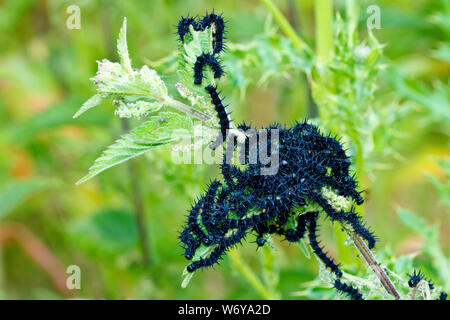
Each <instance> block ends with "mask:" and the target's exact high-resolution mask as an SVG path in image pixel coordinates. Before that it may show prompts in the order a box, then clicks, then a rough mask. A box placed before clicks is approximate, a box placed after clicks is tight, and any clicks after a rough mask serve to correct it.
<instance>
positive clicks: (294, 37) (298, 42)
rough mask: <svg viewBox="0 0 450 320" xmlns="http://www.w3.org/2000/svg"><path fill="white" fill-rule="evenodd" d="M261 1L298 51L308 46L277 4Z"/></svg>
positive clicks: (270, 1) (269, 0)
mask: <svg viewBox="0 0 450 320" xmlns="http://www.w3.org/2000/svg"><path fill="white" fill-rule="evenodd" d="M261 2H262V3H264V5H265V6H266V7H267V9H269V11H270V13H272V16H273V18H274V19H275V21H276V22H277V23H278V25H279V26H280V28H281V30H283V32H284V33H285V34H286V36H287V37H288V38H289V40H291V42H292V44H293V45H294V46H295V47H296V48H297V50H298V51H299V52H302V51H303V50H305V49H306V48H307V47H308V46H307V45H306V43H305V41H303V40H302V39H301V38H300V37H299V36H298V34H297V32H295V30H294V28H292V26H291V25H290V23H289V21H288V20H287V19H286V18H285V17H284V15H283V14H282V13H281V11H280V10H279V9H278V8H277V6H276V5H275V4H274V3H273V2H272V0H261Z"/></svg>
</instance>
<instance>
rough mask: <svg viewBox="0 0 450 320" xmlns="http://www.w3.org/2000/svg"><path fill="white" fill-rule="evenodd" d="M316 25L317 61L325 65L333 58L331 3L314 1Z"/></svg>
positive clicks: (323, 0)
mask: <svg viewBox="0 0 450 320" xmlns="http://www.w3.org/2000/svg"><path fill="white" fill-rule="evenodd" d="M314 13H315V19H316V20H315V25H316V53H317V61H318V62H319V64H321V65H327V64H328V63H329V62H330V61H331V58H332V57H333V55H332V53H333V2H332V0H316V1H315V6H314Z"/></svg>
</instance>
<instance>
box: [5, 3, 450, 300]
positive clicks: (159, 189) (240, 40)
mask: <svg viewBox="0 0 450 320" xmlns="http://www.w3.org/2000/svg"><path fill="white" fill-rule="evenodd" d="M274 2H275V4H276V5H277V6H278V8H280V9H281V11H282V13H283V14H284V15H285V16H286V17H287V18H288V20H289V21H290V23H291V25H292V26H293V27H294V29H295V30H296V31H297V32H298V33H299V35H300V36H301V37H302V38H303V39H304V40H305V42H306V43H307V45H308V47H309V48H313V47H314V44H315V33H314V28H315V27H314V12H313V10H314V5H313V1H312V0H308V1H303V0H302V1H299V0H278V1H274ZM71 4H76V5H78V6H79V7H80V9H81V29H79V30H76V29H74V30H71V29H68V28H67V27H66V19H67V17H68V16H69V13H67V12H66V9H67V7H68V6H69V5H71ZM345 4H346V1H343V0H341V1H338V0H336V1H334V7H335V10H336V11H337V12H338V13H339V14H340V16H342V17H343V19H344V21H346V20H347V17H346V12H345ZM371 4H372V3H370V2H369V1H361V3H360V15H359V17H360V18H359V23H358V32H357V34H355V37H356V36H358V37H357V39H368V40H367V41H366V42H364V40H361V41H359V42H358V43H356V42H355V43H353V44H352V43H351V42H349V41H347V40H348V39H347V40H345V39H343V38H340V37H339V36H337V37H335V41H336V42H335V50H339V43H340V44H341V45H342V46H349V45H352V46H353V47H352V48H345V50H344V51H342V52H340V51H337V52H336V55H335V57H337V58H340V59H341V60H337V59H336V60H334V61H333V62H332V63H331V66H333V68H331V69H329V70H317V69H315V68H314V55H313V53H312V50H309V49H307V48H305V50H304V52H298V51H297V50H296V48H295V46H293V44H292V42H291V41H290V39H289V38H288V37H287V36H285V35H283V32H282V31H281V30H280V29H279V28H278V26H277V24H276V22H275V21H274V19H273V18H272V16H271V14H270V13H269V12H268V10H267V8H266V7H265V6H264V5H263V4H262V3H260V2H259V1H246V2H242V1H237V0H232V1H226V2H221V3H220V4H219V3H217V1H212V0H211V1H193V0H187V1H173V0H172V1H162V0H154V1H105V0H96V1H87V0H78V1H72V2H68V1H64V0H58V1H48V0H47V1H45V0H44V1H33V0H15V1H3V2H2V3H1V4H0V47H1V48H2V51H1V54H0V150H1V151H0V152H1V153H0V154H1V156H0V181H1V182H0V249H1V251H0V298H7V299H11V298H30V299H43V298H64V297H70V294H68V293H67V292H65V291H63V290H60V289H58V287H57V286H55V281H54V280H55V279H58V278H64V277H65V276H67V275H66V274H65V267H67V266H69V265H74V264H75V265H79V266H80V267H81V270H82V287H81V290H79V291H78V290H76V292H73V293H72V294H73V296H74V297H77V298H101V299H104V298H107V299H124V298H125V299H128V298H134V299H206V298H208V299H209V298H217V299H221V298H225V299H252V298H262V297H264V298H267V297H271V298H283V299H298V298H302V299H304V298H309V299H328V298H334V297H335V293H334V291H332V290H329V288H326V284H325V282H323V281H321V277H323V272H321V276H320V277H317V269H318V264H317V263H316V260H315V259H312V258H311V256H310V255H309V256H308V255H304V254H302V253H303V252H305V250H306V248H302V247H301V246H300V247H299V246H291V247H289V246H288V245H287V244H286V243H285V242H279V241H278V240H277V239H275V241H274V244H273V245H274V248H275V250H269V251H267V250H259V251H255V246H252V245H247V246H243V247H242V248H240V249H239V253H238V252H237V251H233V252H231V253H230V255H229V257H228V258H226V259H225V260H224V262H223V264H221V266H220V267H219V268H216V271H214V270H209V271H206V272H203V273H198V274H197V275H196V279H195V281H194V282H192V283H191V284H190V286H189V287H188V288H186V289H182V288H180V283H181V280H182V278H181V271H182V270H183V268H184V266H185V259H184V257H183V256H182V250H181V248H180V247H179V245H178V243H177V235H178V233H177V230H178V229H179V228H180V226H181V224H182V223H183V221H184V214H185V212H186V210H187V209H189V208H190V205H189V204H190V202H192V201H193V199H194V198H195V197H196V196H197V195H198V194H199V193H200V192H201V191H202V190H201V188H202V186H203V185H204V181H206V180H207V179H208V178H210V177H213V176H215V175H217V168H216V166H214V165H187V164H180V165H174V164H173V162H172V160H171V157H170V152H169V149H168V148H167V147H161V148H159V149H155V150H153V151H152V152H150V153H146V156H145V157H142V158H136V159H134V160H132V163H133V165H134V166H135V169H136V172H137V176H138V177H139V182H140V184H139V185H140V194H141V195H142V200H143V207H144V212H145V221H146V224H145V229H146V231H147V232H148V235H149V239H148V247H149V253H150V262H149V264H148V265H146V264H144V263H143V261H142V252H141V251H142V250H141V245H140V240H139V230H138V226H137V224H136V206H135V201H134V196H135V193H134V192H133V179H132V178H131V177H130V174H129V170H127V166H126V165H122V166H116V167H114V168H111V169H110V170H108V171H105V172H104V173H102V174H100V175H98V176H97V177H96V178H95V179H92V180H90V181H89V182H86V183H85V184H82V185H80V186H75V182H76V181H77V180H78V179H79V178H80V177H82V176H83V175H84V174H85V173H86V169H87V168H89V166H90V165H91V164H92V162H93V161H94V160H95V159H96V158H97V157H98V156H100V155H101V152H102V150H103V149H104V147H105V146H106V145H110V144H111V143H112V142H113V141H114V140H116V139H118V138H119V137H120V136H121V135H122V134H123V133H124V132H123V131H124V129H123V126H122V123H121V121H122V120H121V119H120V118H119V117H115V116H114V112H113V110H112V108H111V104H110V103H109V102H106V103H105V102H103V101H102V102H101V103H100V104H99V106H97V107H96V108H94V109H92V110H90V111H89V114H88V115H83V116H81V117H80V118H78V119H76V120H74V119H72V116H73V115H74V114H75V112H76V111H77V110H78V109H79V108H80V106H81V105H82V104H83V102H84V101H86V100H87V99H88V98H89V97H91V96H92V95H94V94H95V93H96V92H95V88H94V86H93V85H91V83H90V82H89V81H88V79H89V78H92V77H93V76H94V75H95V73H96V71H97V63H96V61H97V60H100V61H101V60H102V59H103V58H107V59H108V60H110V61H120V57H119V56H118V55H117V53H116V51H115V47H116V37H117V34H118V33H119V30H120V26H121V25H122V21H123V18H124V17H127V19H128V37H127V40H128V49H129V52H130V55H131V60H132V62H133V66H134V67H135V68H136V67H137V66H142V65H149V66H150V67H151V68H154V69H155V70H156V71H157V73H158V74H159V75H160V76H161V79H162V81H164V83H165V85H166V87H167V91H168V94H169V95H171V96H173V97H174V98H175V99H178V98H180V97H181V93H180V92H178V91H177V90H176V88H175V83H176V82H177V77H176V76H172V75H175V74H176V73H175V72H173V71H176V70H177V65H176V62H175V61H176V60H175V59H174V57H175V53H174V52H175V51H176V49H177V43H176V36H175V35H174V34H173V32H174V27H173V26H174V24H175V23H176V22H177V21H178V18H179V17H180V16H182V15H184V16H185V15H186V14H187V13H188V12H190V13H191V14H203V13H204V12H205V11H206V10H209V11H211V9H213V8H214V9H215V10H216V11H218V12H222V11H223V12H224V13H225V16H226V18H227V19H228V20H229V21H228V30H229V33H228V42H229V44H228V48H229V49H228V51H227V52H226V53H225V54H224V57H223V60H224V64H225V69H226V72H227V77H224V78H226V79H224V80H222V81H221V83H220V86H221V87H222V88H224V95H225V96H226V97H228V98H227V101H226V102H227V103H229V104H230V108H231V109H232V111H233V118H234V119H235V122H236V123H239V122H240V121H243V120H246V121H252V122H253V123H254V124H256V125H267V124H269V123H271V122H273V121H279V122H286V123H287V124H291V123H292V122H293V121H294V120H298V119H301V118H305V117H310V116H311V115H315V114H317V111H318V114H319V118H318V119H316V120H315V121H320V122H319V123H321V125H323V126H324V127H325V128H327V129H328V130H330V131H332V132H333V133H334V134H339V135H344V136H345V139H346V141H348V143H349V148H350V149H351V151H352V152H353V153H354V154H355V155H356V156H357V151H358V150H363V152H362V154H361V155H360V159H363V161H360V159H359V160H358V161H357V165H358V164H360V168H359V171H360V172H359V175H360V180H361V184H362V186H363V188H365V189H366V194H365V198H366V204H365V207H364V215H365V218H366V220H367V221H368V224H369V225H370V226H371V227H372V228H373V229H374V230H375V232H376V234H377V236H378V237H379V238H380V240H381V241H380V243H379V244H378V248H379V249H378V251H377V257H378V258H379V259H380V260H381V261H382V262H383V263H384V264H385V265H386V266H387V267H389V268H390V270H392V271H393V272H394V273H395V275H394V274H393V275H392V277H393V279H396V275H398V276H400V277H402V278H405V276H406V273H411V272H412V267H416V268H421V269H422V270H423V271H424V273H425V274H426V275H427V276H428V277H429V278H431V279H432V280H433V281H434V283H436V284H438V285H440V286H443V288H444V289H445V290H447V291H448V290H450V280H449V279H450V278H449V274H450V272H449V265H450V261H449V256H450V247H449V243H450V234H449V232H448V230H449V229H450V228H449V227H450V225H449V219H448V217H449V215H448V205H449V193H448V179H449V157H450V152H449V105H450V104H449V100H450V96H449V92H450V90H448V85H449V71H450V64H449V60H450V59H449V40H450V39H449V37H450V28H449V26H450V24H449V20H450V4H449V1H448V0H435V1H429V0H428V1H427V0H418V1H415V2H414V6H412V5H411V2H410V1H407V0H394V1H392V0H390V1H387V0H380V1H377V4H378V5H379V6H380V9H381V26H382V29H380V30H372V32H373V34H374V36H375V37H376V39H378V42H377V43H375V42H373V41H372V40H371V39H372V38H371V35H370V34H368V33H367V28H366V19H367V17H368V14H367V13H366V8H367V7H368V6H369V5H371ZM339 28H341V27H340V26H339V24H335V25H334V31H335V32H338V33H337V34H338V35H339V34H340V35H342V37H343V36H344V33H339V30H340V29H339ZM359 45H363V46H364V47H359V48H360V49H363V50H360V51H359V53H361V52H362V53H365V52H367V50H366V49H365V47H368V48H369V49H370V50H375V51H376V50H378V48H380V47H382V55H381V54H379V53H376V59H375V60H376V63H372V62H373V61H372V62H370V61H369V60H367V59H366V60H364V59H363V60H358V55H357V54H354V55H348V53H349V52H352V51H351V50H355V49H356V48H358V46H359ZM358 50H359V49H358ZM341 53H342V54H341ZM374 55H375V53H374ZM349 61H350V62H349ZM367 63H370V64H371V65H370V66H369V67H370V68H376V69H377V70H376V72H375V71H374V73H370V74H369V75H368V77H366V78H364V81H358V78H357V77H356V76H357V75H358V72H365V71H367V70H373V69H370V68H369V69H367V68H368V67H367V65H365V64H367ZM350 65H352V66H353V68H352V69H349V70H348V69H347V68H348V67H349V66H350ZM308 74H311V76H312V77H313V80H314V82H315V83H320V88H314V87H313V92H312V96H313V97H314V99H315V100H316V101H315V102H316V103H317V104H319V110H318V106H317V105H316V103H314V102H313V99H312V97H311V93H310V88H309V87H308V78H307V77H308ZM166 75H167V76H166ZM356 87H358V88H359V89H358V90H361V91H362V92H364V93H365V94H366V93H367V94H368V95H367V96H362V99H360V100H357V99H356V98H355V97H352V92H351V91H346V88H350V89H351V90H355V88H356ZM331 88H332V89H333V90H336V91H335V92H333V90H330V89H331ZM318 89H321V90H322V92H324V91H328V92H326V93H325V94H323V95H322V96H321V97H326V96H328V95H329V94H330V92H331V93H332V94H333V93H336V92H339V95H338V98H339V103H336V104H330V105H329V106H328V107H327V108H325V109H324V107H323V106H324V103H323V102H322V100H321V98H320V97H319V91H317V90H318ZM324 89H327V90H324ZM343 92H344V93H345V94H342V93H343ZM354 98H355V99H354ZM352 99H353V100H352ZM97 102H98V101H97ZM133 103H135V101H133ZM327 118H328V120H327ZM341 120H342V121H345V123H343V122H342V121H341ZM128 121H129V122H130V123H131V125H132V127H138V126H139V125H142V122H141V121H139V119H129V120H128ZM355 141H356V142H358V141H359V142H358V143H359V144H360V146H359V147H358V145H357V144H355V143H354V142H355ZM357 157H358V156H357ZM355 169H357V170H358V168H355ZM13 224H14V225H15V226H17V225H20V226H21V227H23V228H25V229H26V230H27V231H28V232H29V233H30V234H32V235H33V237H27V238H20V237H18V236H17V237H15V238H14V239H13V241H11V239H10V238H8V237H6V236H5V235H6V234H8V232H9V230H11V228H13V226H14V225H13ZM321 238H322V240H323V242H324V243H326V246H327V247H328V248H333V250H332V251H331V254H332V255H334V256H335V257H337V259H338V260H341V261H345V271H346V272H348V273H351V274H357V275H358V276H361V277H364V276H366V275H368V274H369V273H368V270H367V269H368V268H367V267H366V266H365V265H364V262H362V263H360V262H359V260H358V259H356V258H355V257H356V252H355V251H354V250H353V249H351V251H350V252H351V254H352V255H351V257H350V258H349V257H345V256H343V255H344V253H343V252H344V251H342V250H341V249H342V248H339V243H340V241H338V239H337V233H335V232H333V229H332V228H329V227H328V226H326V224H324V227H323V232H322V236H321ZM253 240H254V239H251V238H249V242H250V241H253ZM30 241H31V245H33V244H35V243H39V244H41V245H42V246H44V247H45V248H46V249H47V250H48V252H50V253H51V254H52V256H53V258H55V259H56V260H58V261H59V262H60V263H61V265H62V266H64V268H55V269H54V270H48V269H43V268H41V267H40V265H39V264H38V263H37V262H36V260H35V259H36V258H35V257H32V256H30V255H29V254H28V253H27V251H26V250H24V248H26V247H27V245H29V244H30ZM237 255H240V257H239V256H237ZM242 261H245V263H242ZM348 261H350V262H351V263H350V264H349V263H348ZM402 283H403V282H402V281H400V280H398V283H397V284H398V285H399V287H400V288H399V290H406V289H407V288H403V287H402ZM258 288H259V289H258Z"/></svg>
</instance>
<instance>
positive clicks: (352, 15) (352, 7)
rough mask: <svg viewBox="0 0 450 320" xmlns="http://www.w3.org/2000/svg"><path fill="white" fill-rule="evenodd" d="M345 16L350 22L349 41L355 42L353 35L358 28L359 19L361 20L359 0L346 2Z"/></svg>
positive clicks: (346, 0)
mask: <svg viewBox="0 0 450 320" xmlns="http://www.w3.org/2000/svg"><path fill="white" fill-rule="evenodd" d="M345 15H346V18H347V22H348V34H349V35H350V37H349V41H353V36H352V35H353V32H355V30H356V28H357V26H358V19H359V1H358V0H345Z"/></svg>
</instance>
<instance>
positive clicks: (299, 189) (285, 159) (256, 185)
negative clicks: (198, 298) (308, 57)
mask: <svg viewBox="0 0 450 320" xmlns="http://www.w3.org/2000/svg"><path fill="white" fill-rule="evenodd" d="M217 17H218V16H213V17H211V15H208V14H207V16H206V17H205V18H203V19H201V20H196V19H194V18H189V17H188V18H183V19H182V20H181V21H180V22H179V24H178V35H179V37H180V40H181V41H184V37H185V35H186V33H187V32H189V26H191V25H192V26H193V29H194V30H204V29H205V28H207V27H210V26H211V25H213V24H214V25H215V31H214V33H215V34H214V39H215V41H216V42H215V43H214V46H213V47H214V53H213V54H212V55H211V54H209V53H203V54H202V55H200V56H199V57H197V61H196V63H195V65H194V83H195V84H198V85H199V84H201V83H202V79H203V67H204V66H205V65H209V66H210V67H211V68H212V70H213V72H214V74H215V75H217V77H220V76H222V74H223V70H222V67H221V66H220V63H218V62H217V59H216V58H215V54H216V53H217V52H220V50H222V48H223V43H220V46H218V45H217V39H220V40H222V39H223V32H224V24H223V19H222V18H221V17H220V19H219V18H217ZM217 25H219V27H217ZM216 48H220V50H219V49H216ZM216 62H217V63H216ZM215 69H216V70H215ZM205 89H206V91H207V92H208V93H209V95H210V97H211V101H212V103H213V105H214V106H215V109H216V112H217V116H218V118H219V122H220V129H221V133H222V136H223V137H226V134H227V130H228V129H229V128H230V120H229V118H228V114H227V113H226V110H225V106H224V105H223V104H222V100H221V99H220V97H219V95H218V93H217V89H216V87H214V86H207V87H206V88H205ZM238 129H239V130H242V131H244V132H246V131H249V130H250V129H251V128H250V127H249V126H247V125H246V124H245V123H244V124H242V125H240V126H238ZM255 132H256V131H255ZM275 132H276V133H278V135H279V137H278V139H277V142H279V143H278V145H277V146H278V150H271V146H272V139H276V138H275ZM265 133H267V137H266V138H267V140H266V142H267V145H266V146H264V148H265V149H266V150H267V152H268V153H269V154H270V153H271V152H278V153H279V168H278V171H277V172H276V173H275V174H273V175H261V170H262V169H264V167H265V166H264V165H263V164H261V161H257V162H256V163H253V162H251V161H249V157H250V155H249V149H250V141H249V137H248V136H247V138H246V140H245V142H244V145H245V154H244V164H245V165H246V167H245V168H244V169H241V168H238V167H236V166H233V165H230V164H229V163H228V162H227V161H226V158H225V154H224V161H223V163H222V166H221V169H222V175H223V178H224V182H219V181H217V180H214V181H212V182H211V183H210V185H209V186H208V188H207V191H206V192H205V194H204V195H203V196H202V197H200V198H199V199H198V200H197V201H196V203H195V204H194V205H193V207H192V209H191V210H190V213H189V215H188V219H187V225H186V226H185V228H184V230H183V231H182V232H181V233H180V237H179V238H180V241H181V242H182V244H183V246H184V249H185V257H186V258H187V259H188V260H192V259H193V258H194V256H195V253H196V251H197V249H198V248H200V246H202V244H203V245H205V246H209V247H210V248H211V253H210V255H209V256H208V257H205V258H199V259H196V260H195V261H193V262H192V263H191V264H189V265H188V266H187V270H188V271H189V272H194V271H195V270H197V269H199V268H204V267H210V266H212V265H214V264H216V263H218V261H219V260H220V259H221V258H222V256H223V255H224V254H225V253H226V251H227V250H229V249H230V248H231V247H233V246H235V245H237V244H238V243H240V242H241V241H242V240H243V239H244V238H245V237H246V235H247V234H248V233H251V232H254V233H256V234H257V240H256V243H257V245H258V246H263V245H264V244H265V239H264V235H266V234H279V235H282V236H284V237H285V239H286V240H288V241H289V242H297V241H299V240H300V239H302V238H303V237H304V236H305V234H308V237H309V242H310V245H311V248H312V250H313V251H314V253H315V254H316V255H317V257H318V258H319V259H320V260H321V261H322V262H323V263H324V265H325V266H326V267H327V268H328V269H330V270H331V272H333V273H334V274H335V276H336V277H337V279H339V278H341V277H342V271H341V270H340V268H339V265H338V264H336V263H335V262H334V261H333V259H332V258H330V257H328V255H327V254H326V252H324V251H323V248H322V247H321V246H320V243H319V241H318V240H317V220H318V217H319V212H307V213H304V214H300V215H298V214H296V213H295V209H296V208H298V207H303V206H305V205H307V203H311V202H313V203H316V204H318V205H319V206H320V207H321V208H322V211H323V212H325V213H326V215H327V216H328V217H329V218H330V219H331V220H332V221H339V222H343V223H347V224H349V225H350V226H352V228H353V230H354V231H355V232H356V233H357V234H359V235H360V236H361V237H362V238H363V239H365V240H366V241H367V243H368V245H369V247H370V248H373V247H374V246H375V243H376V238H375V236H374V235H373V234H372V232H370V231H369V230H368V229H367V228H366V227H365V226H364V224H363V223H362V221H361V217H360V216H358V215H357V214H356V213H355V212H354V211H353V210H350V211H348V212H345V211H340V210H337V209H335V208H334V207H333V206H332V205H330V204H329V203H328V201H327V200H326V199H325V198H324V196H323V195H322V190H323V188H324V187H325V188H328V189H332V190H334V191H335V192H336V193H338V194H339V195H341V196H344V197H348V198H351V199H353V201H354V202H355V203H356V204H358V205H360V204H362V203H363V199H362V197H361V195H360V193H359V192H358V191H357V190H356V189H357V183H356V181H355V179H354V177H353V176H350V175H349V167H350V165H351V161H350V159H349V157H348V156H347V155H346V153H345V151H344V150H343V148H342V146H341V144H340V142H339V141H338V140H337V139H336V138H335V137H332V136H329V135H328V136H324V135H322V134H321V133H320V131H319V129H318V128H317V127H316V126H314V125H312V124H309V123H307V122H300V123H296V124H295V125H294V126H293V127H292V128H289V129H287V128H285V127H284V128H282V127H281V126H280V125H278V124H275V125H272V126H269V127H268V128H265ZM256 134H257V137H258V140H259V141H261V139H260V138H261V136H260V135H261V133H260V132H257V133H256ZM234 138H235V137H232V138H231V139H234ZM224 140H225V139H224ZM231 141H232V142H233V143H234V140H231ZM256 147H257V151H256V154H260V153H259V151H260V150H259V148H260V145H259V144H258V145H257V146H256ZM289 220H291V221H292V220H293V222H294V224H295V227H292V224H290V227H288V223H287V222H288V221H289ZM335 287H336V289H337V290H339V291H341V292H344V293H347V294H348V295H349V296H350V297H351V298H354V299H359V298H362V296H361V295H360V294H359V292H358V291H357V289H355V288H353V287H351V286H348V285H346V284H344V283H342V282H340V281H338V282H335Z"/></svg>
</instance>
